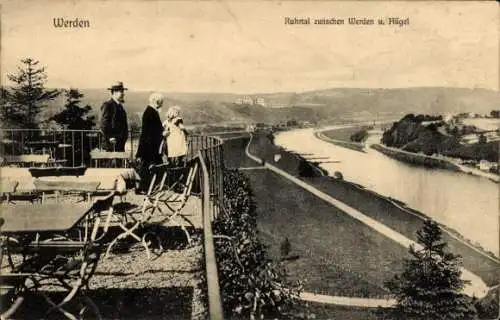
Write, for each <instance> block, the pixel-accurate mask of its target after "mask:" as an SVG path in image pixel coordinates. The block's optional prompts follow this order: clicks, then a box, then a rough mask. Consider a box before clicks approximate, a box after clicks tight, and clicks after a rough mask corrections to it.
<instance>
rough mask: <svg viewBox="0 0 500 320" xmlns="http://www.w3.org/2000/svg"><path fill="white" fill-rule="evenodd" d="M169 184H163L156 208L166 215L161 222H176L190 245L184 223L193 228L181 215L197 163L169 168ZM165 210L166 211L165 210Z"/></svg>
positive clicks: (195, 172) (184, 216)
mask: <svg viewBox="0 0 500 320" xmlns="http://www.w3.org/2000/svg"><path fill="white" fill-rule="evenodd" d="M168 172H169V173H170V177H174V179H173V180H172V179H171V178H169V180H170V183H168V184H164V188H163V190H162V192H161V193H160V195H159V196H158V198H157V199H156V207H157V208H158V209H159V210H160V211H161V212H162V214H164V215H166V218H165V219H164V220H163V221H162V222H168V221H176V222H177V223H179V225H180V227H181V229H182V230H183V231H184V233H185V234H186V237H187V240H188V243H190V244H191V236H190V235H189V232H188V231H187V229H186V225H185V222H187V223H188V224H190V225H191V226H193V223H192V222H191V221H190V220H189V219H188V218H187V217H186V215H184V214H183V211H182V210H183V209H184V207H185V206H186V204H187V201H188V199H189V197H190V196H191V191H192V188H193V184H194V182H195V178H196V174H197V173H198V161H197V159H196V158H195V159H193V160H191V161H189V162H188V163H187V164H186V166H184V167H177V168H170V169H169V171H168ZM165 208H166V210H165Z"/></svg>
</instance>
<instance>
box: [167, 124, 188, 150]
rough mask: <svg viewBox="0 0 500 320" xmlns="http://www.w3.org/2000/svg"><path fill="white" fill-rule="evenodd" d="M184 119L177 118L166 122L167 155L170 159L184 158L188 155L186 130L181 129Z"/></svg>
mask: <svg viewBox="0 0 500 320" xmlns="http://www.w3.org/2000/svg"><path fill="white" fill-rule="evenodd" d="M181 125H182V119H181V118H179V117H177V118H174V119H172V120H170V121H166V126H167V130H168V131H169V135H168V136H167V155H168V157H169V158H174V157H182V156H185V155H186V154H187V140H186V134H185V132H184V130H182V129H181V127H180V126H181Z"/></svg>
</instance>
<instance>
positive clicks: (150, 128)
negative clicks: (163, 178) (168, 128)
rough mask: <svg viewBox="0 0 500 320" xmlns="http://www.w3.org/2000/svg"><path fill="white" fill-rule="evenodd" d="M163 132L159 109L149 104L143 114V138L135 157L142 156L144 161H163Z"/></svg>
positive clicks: (140, 140)
mask: <svg viewBox="0 0 500 320" xmlns="http://www.w3.org/2000/svg"><path fill="white" fill-rule="evenodd" d="M162 132H163V124H162V123H161V120H160V115H159V114H158V111H156V110H155V109H154V108H153V107H151V106H148V107H147V108H146V110H144V113H143V115H142V129H141V138H140V139H139V147H138V148H137V154H136V155H135V157H136V158H141V159H142V160H143V161H144V162H149V163H151V162H152V163H155V164H158V163H161V155H160V152H159V148H160V144H161V141H162V140H163V135H162Z"/></svg>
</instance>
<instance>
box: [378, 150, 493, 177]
mask: <svg viewBox="0 0 500 320" xmlns="http://www.w3.org/2000/svg"><path fill="white" fill-rule="evenodd" d="M370 147H371V148H372V149H374V150H377V151H378V152H380V153H383V154H385V155H386V156H388V157H391V158H393V159H396V160H399V161H402V162H405V163H408V164H411V165H420V166H424V167H426V168H439V169H446V170H451V171H455V172H462V173H467V174H471V175H474V176H478V177H484V178H487V179H489V180H491V181H493V182H496V183H498V182H500V177H499V176H498V175H495V174H492V173H488V172H483V171H481V170H478V169H475V168H470V167H467V166H464V165H460V164H458V163H455V162H453V161H451V160H449V159H446V158H444V157H434V156H428V155H425V154H418V153H413V152H408V151H404V150H400V149H396V148H391V147H387V146H384V145H382V144H372V145H371V146H370Z"/></svg>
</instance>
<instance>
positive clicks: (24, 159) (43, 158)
mask: <svg viewBox="0 0 500 320" xmlns="http://www.w3.org/2000/svg"><path fill="white" fill-rule="evenodd" d="M49 159H50V155H49V154H20V155H15V156H12V155H6V156H4V161H5V162H6V164H7V165H10V164H14V165H16V164H20V165H28V164H29V165H35V164H38V165H47V164H49Z"/></svg>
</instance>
